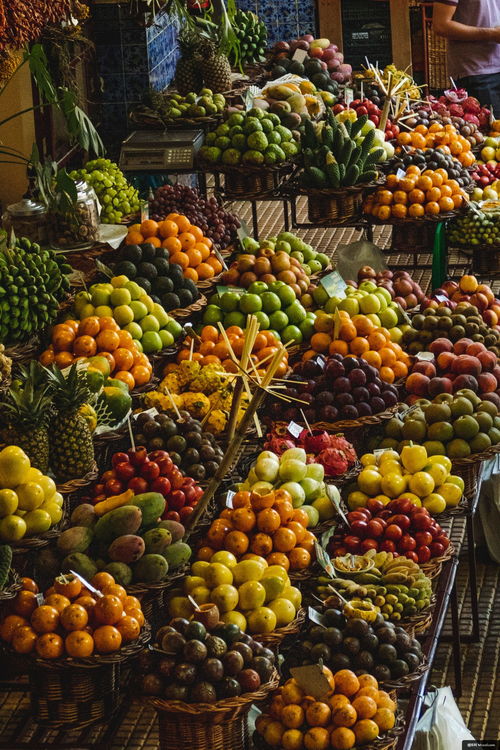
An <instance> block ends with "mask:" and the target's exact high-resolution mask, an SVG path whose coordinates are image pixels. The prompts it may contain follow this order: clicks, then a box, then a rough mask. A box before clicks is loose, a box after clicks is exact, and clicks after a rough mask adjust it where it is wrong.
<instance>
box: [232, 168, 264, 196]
mask: <svg viewBox="0 0 500 750" xmlns="http://www.w3.org/2000/svg"><path fill="white" fill-rule="evenodd" d="M273 188H274V175H273V172H272V171H271V170H266V169H262V170H259V171H248V170H246V169H234V170H232V171H231V172H229V171H228V172H226V173H225V174H224V192H225V194H226V195H227V196H230V195H231V196H233V195H234V196H242V195H260V194H262V193H270V192H271V191H272V190H273Z"/></svg>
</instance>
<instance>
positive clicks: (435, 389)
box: [429, 378, 453, 398]
mask: <svg viewBox="0 0 500 750" xmlns="http://www.w3.org/2000/svg"><path fill="white" fill-rule="evenodd" d="M452 392H453V383H452V381H451V380H450V379H449V378H432V380H431V382H430V383H429V398H434V397H435V396H438V395H439V394H440V393H452Z"/></svg>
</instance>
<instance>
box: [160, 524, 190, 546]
mask: <svg viewBox="0 0 500 750" xmlns="http://www.w3.org/2000/svg"><path fill="white" fill-rule="evenodd" d="M158 528H159V529H168V531H170V533H171V534H172V542H178V541H179V539H182V537H183V536H184V534H185V533H186V529H185V528H184V526H183V525H182V523H179V522H178V521H160V523H159V524H158Z"/></svg>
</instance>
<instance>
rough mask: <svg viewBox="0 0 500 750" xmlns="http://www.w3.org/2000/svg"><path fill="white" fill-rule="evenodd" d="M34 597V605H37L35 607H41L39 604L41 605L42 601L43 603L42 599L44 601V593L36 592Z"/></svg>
mask: <svg viewBox="0 0 500 750" xmlns="http://www.w3.org/2000/svg"><path fill="white" fill-rule="evenodd" d="M35 598H36V606H37V607H41V606H42V604H43V603H44V601H45V597H44V595H43V594H42V593H41V592H40V593H39V594H36V597H35Z"/></svg>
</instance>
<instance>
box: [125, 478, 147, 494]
mask: <svg viewBox="0 0 500 750" xmlns="http://www.w3.org/2000/svg"><path fill="white" fill-rule="evenodd" d="M127 487H128V489H129V490H132V491H133V492H135V494H136V495H142V493H143V492H147V491H148V483H147V482H146V480H145V479H143V478H142V477H132V479H131V480H130V482H129V483H128V485H127Z"/></svg>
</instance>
